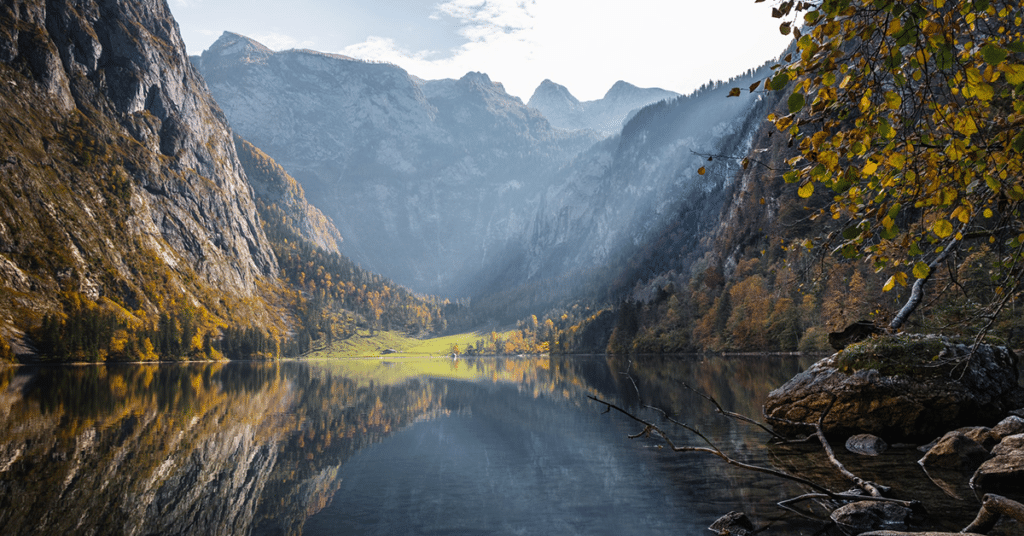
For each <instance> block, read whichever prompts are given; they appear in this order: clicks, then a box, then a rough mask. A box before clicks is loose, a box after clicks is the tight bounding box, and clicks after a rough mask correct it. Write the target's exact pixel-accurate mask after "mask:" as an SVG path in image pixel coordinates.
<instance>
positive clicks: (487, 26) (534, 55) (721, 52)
mask: <svg viewBox="0 0 1024 536" xmlns="http://www.w3.org/2000/svg"><path fill="white" fill-rule="evenodd" d="M168 1H169V4H170V7H171V11H172V12H173V13H174V17H175V18H176V19H177V21H178V25H179V26H180V28H181V34H182V37H183V38H184V39H185V44H186V46H187V47H188V52H189V54H200V53H201V52H202V51H203V50H206V49H207V48H209V46H210V45H211V44H212V43H213V42H214V41H215V40H216V39H217V38H218V37H219V36H220V35H221V33H223V32H224V31H225V30H227V31H232V32H235V33H239V34H242V35H246V36H248V37H251V38H253V39H255V40H257V41H259V42H261V43H263V44H264V45H266V46H268V47H270V48H272V49H275V50H285V49H289V48H310V49H314V50H320V51H324V52H336V53H340V54H345V55H348V56H352V57H356V58H360V59H367V60H380V61H388V62H391V63H394V64H396V65H398V66H400V67H402V68H404V69H405V70H407V71H408V72H409V73H411V74H413V75H416V76H419V77H421V78H426V79H437V78H460V77H461V76H462V75H464V74H465V73H467V72H469V71H481V72H485V73H487V74H488V75H490V77H491V79H492V80H494V81H497V82H501V83H502V84H504V85H505V89H506V90H507V91H508V92H509V93H511V94H513V95H516V96H518V97H520V98H522V99H523V101H526V100H529V98H530V95H532V94H533V90H534V89H535V88H536V87H537V85H538V84H539V83H540V82H541V81H542V80H544V79H545V78H550V79H551V80H553V81H555V82H557V83H559V84H562V85H564V86H566V87H567V88H569V91H570V92H572V94H573V95H575V96H576V97H577V98H578V99H580V100H592V99H598V98H601V97H602V96H603V95H604V93H605V92H606V91H607V90H608V88H610V87H611V86H612V84H614V83H615V82H616V81H617V80H625V81H627V82H630V83H632V84H634V85H637V86H640V87H661V88H664V89H669V90H673V91H677V92H679V93H687V92H689V91H691V90H693V89H695V88H697V87H698V86H700V85H701V84H703V83H704V82H707V81H709V80H724V79H727V78H729V77H730V76H733V75H736V74H739V73H740V72H742V71H744V70H746V69H748V68H750V67H755V66H757V65H760V64H761V63H763V62H764V61H767V60H769V59H772V58H775V57H777V56H778V54H779V53H780V52H781V51H782V50H783V48H785V46H786V44H787V42H788V38H786V37H783V36H781V35H780V34H779V30H778V26H779V21H778V19H773V18H771V5H772V4H773V2H763V3H758V4H755V3H754V0H447V1H445V0H287V1H282V0H278V1H275V2H253V1H252V0H168Z"/></svg>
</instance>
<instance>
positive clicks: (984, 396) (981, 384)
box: [764, 335, 1024, 441]
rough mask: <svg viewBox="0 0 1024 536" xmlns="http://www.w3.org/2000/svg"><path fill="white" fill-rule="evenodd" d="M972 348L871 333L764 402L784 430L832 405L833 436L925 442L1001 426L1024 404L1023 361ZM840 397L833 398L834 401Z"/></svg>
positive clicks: (828, 424) (828, 425) (793, 430)
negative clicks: (955, 431) (963, 429)
mask: <svg viewBox="0 0 1024 536" xmlns="http://www.w3.org/2000/svg"><path fill="white" fill-rule="evenodd" d="M969 354H970V348H969V347H968V346H966V345H962V344H954V343H952V342H949V341H948V340H944V339H942V338H939V337H935V336H928V337H925V336H908V335H898V336H891V337H879V338H872V339H869V340H867V341H863V342H861V343H858V344H855V345H852V346H850V347H848V348H847V349H845V350H843V351H842V352H839V353H836V354H834V355H832V356H831V357H828V358H825V359H822V360H821V361H818V362H817V363H815V364H814V365H812V366H811V367H809V368H808V369H807V370H806V371H804V372H802V373H800V374H798V375H797V376H795V377H794V378H792V379H791V380H790V381H789V382H787V383H786V384H785V385H783V386H782V387H780V388H778V389H776V390H775V391H772V392H771V393H770V394H769V396H768V400H767V401H766V402H765V405H764V414H765V416H766V418H767V419H768V422H769V423H771V424H772V426H773V427H774V428H775V429H776V430H778V431H780V432H781V433H784V434H788V435H797V434H800V433H806V432H807V431H808V429H807V428H806V427H802V426H798V425H796V424H795V423H801V422H803V423H808V422H810V423H813V422H816V421H817V420H818V418H819V417H820V415H821V413H822V412H823V411H825V410H826V408H828V407H829V405H830V404H831V405H832V408H831V410H830V411H829V413H828V415H827V416H826V418H825V420H824V423H823V428H824V430H825V431H826V433H828V434H832V435H838V436H843V435H849V434H856V433H871V434H875V435H878V436H881V437H883V438H886V439H887V440H889V441H895V440H911V441H926V440H928V439H930V438H933V437H935V436H938V435H940V434H942V433H945V431H946V430H949V429H950V428H954V427H958V426H964V425H968V424H970V425H977V424H982V425H985V424H988V425H991V424H995V422H997V421H998V420H999V419H1000V418H1002V417H1003V416H1005V415H1006V414H1007V413H1008V412H1009V411H1010V410H1011V409H1014V408H1017V407H1020V406H1021V405H1022V403H1024V390H1022V389H1021V387H1020V385H1019V384H1018V372H1017V359H1016V357H1015V356H1014V355H1013V354H1012V353H1011V352H1009V351H1008V350H1006V349H1005V348H1002V347H995V346H982V347H979V349H978V351H977V352H976V353H975V355H974V356H973V357H971V358H970V359H967V357H968V356H969ZM833 400H834V402H833Z"/></svg>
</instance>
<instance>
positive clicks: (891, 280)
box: [882, 276, 896, 292]
mask: <svg viewBox="0 0 1024 536" xmlns="http://www.w3.org/2000/svg"><path fill="white" fill-rule="evenodd" d="M894 286H896V276H890V277H889V279H887V280H886V281H885V285H882V291H884V292H889V291H890V290H892V287H894Z"/></svg>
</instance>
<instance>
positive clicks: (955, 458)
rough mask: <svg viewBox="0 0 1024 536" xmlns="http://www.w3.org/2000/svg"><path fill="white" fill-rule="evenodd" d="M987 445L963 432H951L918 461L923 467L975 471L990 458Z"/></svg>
mask: <svg viewBox="0 0 1024 536" xmlns="http://www.w3.org/2000/svg"><path fill="white" fill-rule="evenodd" d="M989 458H990V455H989V453H988V451H987V450H985V447H983V446H981V445H980V444H978V442H977V441H974V440H973V439H971V438H969V437H967V436H966V435H965V434H964V433H962V432H956V431H954V432H949V433H948V434H946V435H944V436H942V439H940V440H939V442H938V443H936V444H935V446H934V447H932V448H931V449H929V450H928V452H927V453H925V455H924V457H923V458H921V459H920V460H918V462H917V463H919V464H921V466H922V467H925V468H926V469H928V468H933V467H936V468H940V469H954V470H958V471H973V470H975V469H977V468H978V466H979V465H981V464H982V463H984V462H985V460H987V459H989Z"/></svg>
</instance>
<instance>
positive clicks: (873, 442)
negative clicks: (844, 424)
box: [846, 434, 889, 456]
mask: <svg viewBox="0 0 1024 536" xmlns="http://www.w3.org/2000/svg"><path fill="white" fill-rule="evenodd" d="M888 449H889V445H888V444H887V443H886V442H885V440H884V439H882V438H880V437H878V436H876V435H871V434H857V435H854V436H850V438H849V439H847V440H846V450H848V451H850V452H853V453H855V454H863V455H865V456H878V455H879V454H881V453H883V452H885V451H886V450H888Z"/></svg>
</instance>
